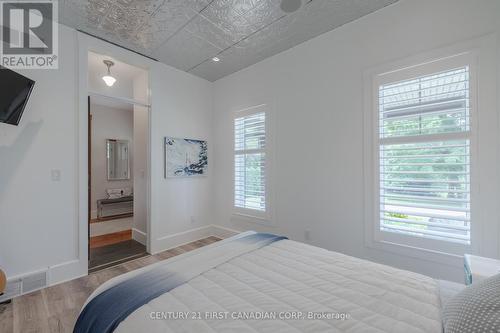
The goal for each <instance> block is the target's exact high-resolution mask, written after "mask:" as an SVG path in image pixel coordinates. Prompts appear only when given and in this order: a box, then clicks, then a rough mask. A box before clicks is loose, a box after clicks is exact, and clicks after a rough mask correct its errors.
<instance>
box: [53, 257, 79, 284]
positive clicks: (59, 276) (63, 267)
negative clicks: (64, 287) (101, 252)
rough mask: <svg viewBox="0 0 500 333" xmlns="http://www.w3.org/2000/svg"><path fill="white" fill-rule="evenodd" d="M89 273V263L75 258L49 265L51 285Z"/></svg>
mask: <svg viewBox="0 0 500 333" xmlns="http://www.w3.org/2000/svg"><path fill="white" fill-rule="evenodd" d="M87 274H88V264H87V263H86V262H83V261H82V260H78V259H74V260H70V261H67V262H63V263H60V264H57V265H54V266H50V267H49V285H50V286H53V285H55V284H59V283H62V282H66V281H70V280H73V279H76V278H79V277H81V276H85V275H87Z"/></svg>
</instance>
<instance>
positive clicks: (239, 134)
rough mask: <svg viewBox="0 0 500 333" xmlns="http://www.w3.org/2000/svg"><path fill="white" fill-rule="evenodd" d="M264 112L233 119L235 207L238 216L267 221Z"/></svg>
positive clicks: (253, 111) (260, 109)
mask: <svg viewBox="0 0 500 333" xmlns="http://www.w3.org/2000/svg"><path fill="white" fill-rule="evenodd" d="M266 127H267V126H266V111H265V107H264V106H259V107H255V108H251V109H248V110H244V111H241V112H238V113H237V115H236V117H235V119H234V207H235V209H236V212H237V213H240V214H244V215H250V216H253V217H259V218H267V216H268V206H269V205H268V198H267V192H268V191H267V181H266V180H267V176H268V175H267V172H266V170H267V163H268V159H267V157H268V156H267V149H268V139H267V133H266V131H267V130H266Z"/></svg>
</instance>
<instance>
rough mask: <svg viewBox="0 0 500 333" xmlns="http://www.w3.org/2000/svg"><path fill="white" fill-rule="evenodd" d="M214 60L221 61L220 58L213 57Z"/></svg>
mask: <svg viewBox="0 0 500 333" xmlns="http://www.w3.org/2000/svg"><path fill="white" fill-rule="evenodd" d="M212 60H213V61H215V62H219V61H220V58H217V57H213V58H212Z"/></svg>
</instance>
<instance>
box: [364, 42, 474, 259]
mask: <svg viewBox="0 0 500 333" xmlns="http://www.w3.org/2000/svg"><path fill="white" fill-rule="evenodd" d="M428 59H429V58H428ZM428 59H427V61H425V60H424V61H422V60H420V61H418V62H417V61H413V64H415V63H416V65H409V64H411V60H410V61H407V62H406V63H405V64H402V65H398V64H395V65H388V66H385V67H383V68H380V69H376V70H373V71H371V72H367V73H365V90H366V91H365V111H366V112H365V126H364V129H365V133H366V137H365V154H364V155H365V166H364V175H365V221H366V224H367V225H366V228H365V240H366V243H367V245H368V246H370V247H376V248H380V249H389V250H393V251H395V252H400V250H401V249H402V248H404V251H407V252H408V253H411V254H414V253H415V252H422V251H424V252H433V253H440V254H449V255H455V256H460V255H463V254H464V253H466V252H474V251H475V249H477V244H478V243H479V242H478V239H479V235H480V230H479V227H480V225H479V223H477V222H476V221H478V218H477V216H478V215H479V214H477V211H478V209H477V205H476V203H477V200H476V198H477V193H478V186H477V184H478V177H477V176H476V171H477V169H478V168H477V167H476V166H477V162H476V161H477V147H476V145H477V115H478V112H477V105H478V104H477V73H478V71H477V54H476V52H474V51H467V52H462V53H457V54H453V55H447V56H443V57H434V58H430V60H428ZM465 66H467V67H468V68H469V89H470V91H469V94H470V95H469V97H470V99H469V103H470V110H469V117H470V131H469V132H468V135H467V139H468V140H469V142H470V151H469V154H470V159H469V161H470V182H471V185H470V216H471V230H470V244H459V243H453V242H448V241H445V240H436V239H429V238H424V237H418V236H412V235H405V234H399V233H392V232H387V231H382V230H380V165H379V161H380V160H379V158H380V155H379V154H380V147H381V144H382V143H381V141H382V140H381V139H380V137H379V104H378V103H379V99H378V96H379V87H380V86H382V85H386V84H390V83H396V82H400V81H405V80H409V79H414V78H417V77H421V76H426V75H432V74H436V73H440V72H444V71H448V70H453V69H457V68H461V67H465ZM462 135H463V132H460V133H459V134H458V135H457V137H460V136H462ZM438 136H439V135H436V136H435V137H438ZM442 137H443V139H444V140H448V139H450V138H451V137H453V134H451V135H449V134H447V135H443V136H442ZM417 140H418V138H416V140H415V141H417Z"/></svg>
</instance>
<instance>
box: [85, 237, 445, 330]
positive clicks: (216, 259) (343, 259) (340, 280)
mask: <svg viewBox="0 0 500 333" xmlns="http://www.w3.org/2000/svg"><path fill="white" fill-rule="evenodd" d="M253 234H255V233H253ZM248 235H252V233H244V234H240V235H239V236H238V237H236V238H235V239H232V238H230V239H227V240H224V241H221V242H218V243H215V244H211V245H210V246H207V247H206V248H201V249H198V250H195V251H192V252H189V253H186V254H184V255H180V256H178V257H174V258H171V259H168V260H165V261H162V262H160V263H156V264H154V265H151V266H148V267H146V268H143V269H141V270H137V271H133V272H130V273H127V274H124V275H121V276H119V277H117V278H115V279H112V280H110V281H108V282H107V283H105V284H103V285H102V286H101V287H100V288H98V289H97V290H96V291H95V292H94V293H93V294H92V295H91V296H90V298H89V300H88V301H87V303H86V305H85V306H84V308H83V310H82V314H81V315H80V317H81V318H79V322H77V326H78V325H87V324H88V323H89V322H92V321H96V322H97V321H99V320H101V319H103V318H99V317H100V316H102V317H106V316H107V317H110V316H114V315H112V314H111V313H112V311H111V312H110V314H107V315H104V314H103V312H105V311H102V310H99V309H97V310H95V311H94V312H91V310H89V309H91V308H92V305H93V303H95V302H96V300H98V299H99V298H100V299H101V300H102V301H103V302H104V303H103V304H108V306H105V309H106V308H109V307H112V306H113V305H111V306H109V304H120V301H121V300H120V299H114V300H113V299H109V297H116V296H109V295H108V296H107V294H106V293H108V292H109V291H110V290H113V288H115V289H116V288H117V287H119V286H120V285H122V284H124V283H126V282H127V281H129V280H135V281H136V282H135V285H134V286H135V287H134V288H133V290H134V291H135V292H142V291H141V288H144V290H145V291H144V292H145V293H146V290H148V289H151V288H152V287H151V285H153V284H154V283H153V282H151V283H149V282H148V281H154V279H153V278H151V276H150V278H149V280H148V278H147V276H148V274H150V272H154V271H155V270H156V271H158V270H165V271H168V272H174V271H175V272H181V273H180V274H177V273H176V274H173V275H172V277H171V278H169V279H168V281H169V282H168V283H167V284H169V283H171V286H172V287H171V288H170V289H168V291H165V292H159V293H157V294H158V295H154V297H153V296H151V297H150V298H151V299H149V300H147V301H146V300H144V301H143V302H142V303H144V304H142V303H138V304H139V305H140V306H139V305H137V304H136V306H135V307H134V308H131V309H129V310H128V311H127V312H125V313H126V316H123V315H122V318H121V319H119V320H116V321H115V323H114V324H113V325H112V326H108V327H110V330H109V331H114V332H119V333H128V332H149V333H154V332H239V333H244V332H273V333H274V332H356V333H359V332H405V333H410V332H425V333H432V332H436V333H438V332H442V324H441V299H440V288H439V285H440V283H439V281H437V280H434V279H432V278H429V277H426V276H423V275H420V274H416V273H412V272H409V271H404V270H399V269H395V268H392V267H389V266H385V265H380V264H376V263H373V262H370V261H366V260H361V259H358V258H354V257H350V256H347V255H343V254H340V253H336V252H331V251H328V250H324V249H321V248H318V247H314V246H311V245H307V244H303V243H300V242H296V241H292V240H288V239H283V238H274V239H272V240H271V241H269V240H266V241H265V242H264V243H262V242H260V243H257V242H256V243H252V242H247V243H245V242H242V241H241V240H245V239H246V238H245V237H247V236H248ZM257 235H259V234H257ZM148 272H149V273H148ZM169 274H170V273H169ZM141 276H142V277H141ZM144 276H146V277H144ZM164 285H165V283H163V285H162V286H164ZM122 289H123V288H122ZM130 289H131V288H129V289H128V290H130ZM110 295H111V294H110ZM117 295H120V296H119V297H120V298H121V299H122V300H123V301H125V300H126V299H127V298H128V295H127V294H125V295H123V293H122V294H117ZM106 297H108V299H106ZM131 297H132V296H131ZM106 302H107V303H106ZM80 319H81V320H80ZM104 319H106V318H104ZM109 319H110V318H107V320H109ZM88 331H92V328H91V326H89V328H88ZM94 331H95V330H94ZM75 332H85V329H82V327H75Z"/></svg>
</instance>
